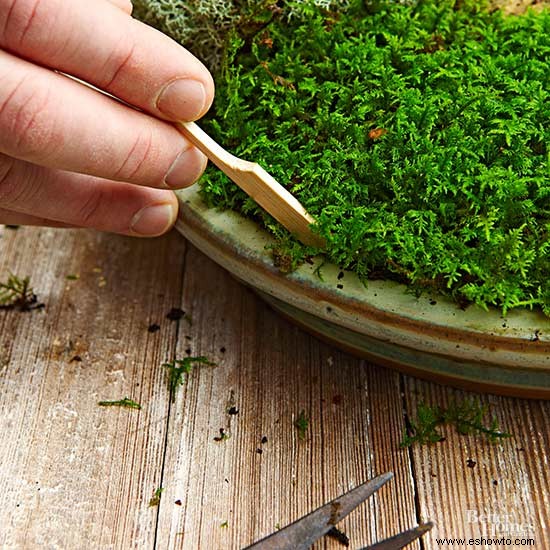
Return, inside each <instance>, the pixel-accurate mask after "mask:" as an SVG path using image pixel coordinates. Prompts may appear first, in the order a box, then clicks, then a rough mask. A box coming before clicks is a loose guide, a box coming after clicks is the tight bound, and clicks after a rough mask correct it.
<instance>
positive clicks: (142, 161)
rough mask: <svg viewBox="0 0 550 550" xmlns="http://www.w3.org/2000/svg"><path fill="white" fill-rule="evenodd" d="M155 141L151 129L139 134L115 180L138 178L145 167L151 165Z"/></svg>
mask: <svg viewBox="0 0 550 550" xmlns="http://www.w3.org/2000/svg"><path fill="white" fill-rule="evenodd" d="M153 141H154V139H153V133H152V131H151V130H150V129H149V130H146V131H143V132H140V133H138V134H137V136H136V137H135V138H134V141H133V143H132V145H131V147H130V150H129V152H128V154H127V156H126V158H125V159H124V160H123V162H122V163H121V165H120V167H119V168H118V170H117V171H116V173H115V175H114V177H115V179H122V180H125V181H132V180H133V179H134V178H136V177H138V176H139V175H140V173H141V172H142V170H143V168H144V166H147V165H149V164H151V162H150V161H151V157H152V156H153V149H154V146H153Z"/></svg>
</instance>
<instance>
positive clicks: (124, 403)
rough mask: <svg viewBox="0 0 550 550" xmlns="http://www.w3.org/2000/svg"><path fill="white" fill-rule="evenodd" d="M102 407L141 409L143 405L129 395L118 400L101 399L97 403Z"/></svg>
mask: <svg viewBox="0 0 550 550" xmlns="http://www.w3.org/2000/svg"><path fill="white" fill-rule="evenodd" d="M97 404H98V405H99V406H100V407H125V408H127V409H138V410H141V405H140V404H139V403H136V402H135V401H134V400H132V399H130V398H129V397H125V398H124V399H119V400H118V401H99V402H98V403H97Z"/></svg>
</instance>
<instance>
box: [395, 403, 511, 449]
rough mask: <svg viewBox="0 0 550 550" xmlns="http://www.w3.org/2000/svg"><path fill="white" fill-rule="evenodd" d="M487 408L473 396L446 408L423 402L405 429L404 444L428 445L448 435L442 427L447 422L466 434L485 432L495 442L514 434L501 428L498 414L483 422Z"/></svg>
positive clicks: (402, 442)
mask: <svg viewBox="0 0 550 550" xmlns="http://www.w3.org/2000/svg"><path fill="white" fill-rule="evenodd" d="M488 412H489V407H488V406H487V405H481V403H480V402H479V401H477V400H473V399H472V400H465V401H463V402H462V403H456V402H454V403H451V404H450V405H449V406H448V407H447V408H443V407H440V406H439V405H434V406H430V405H427V404H426V403H420V404H419V405H418V408H417V410H416V420H410V422H409V429H408V430H407V429H405V432H404V434H403V440H402V441H401V447H410V446H411V445H413V444H415V443H417V444H419V445H426V444H430V443H437V442H438V441H443V440H444V439H445V438H444V437H443V435H442V434H441V432H440V430H439V428H440V427H442V426H444V425H451V426H454V427H455V429H456V431H457V432H458V433H460V434H463V435H469V434H476V435H482V436H485V437H487V439H488V440H489V441H490V442H492V443H495V442H496V441H498V440H500V439H506V438H509V437H512V436H511V434H509V433H508V432H504V431H502V430H501V429H500V428H499V425H498V421H497V419H496V418H495V417H493V418H492V420H491V423H490V424H489V425H488V426H486V425H485V424H484V418H485V417H486V415H487V414H488Z"/></svg>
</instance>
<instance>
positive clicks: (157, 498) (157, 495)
mask: <svg viewBox="0 0 550 550" xmlns="http://www.w3.org/2000/svg"><path fill="white" fill-rule="evenodd" d="M162 491H164V488H163V487H159V488H158V489H157V490H156V491H155V492H154V494H153V496H152V497H151V500H149V507H150V508H151V507H153V506H158V505H159V504H160V497H161V494H162Z"/></svg>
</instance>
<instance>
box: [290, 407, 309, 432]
mask: <svg viewBox="0 0 550 550" xmlns="http://www.w3.org/2000/svg"><path fill="white" fill-rule="evenodd" d="M294 427H295V428H296V430H297V431H298V437H299V438H300V439H305V438H306V433H307V429H308V427H309V420H308V418H307V416H306V411H304V410H302V411H300V414H299V415H298V417H297V418H296V420H294Z"/></svg>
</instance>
